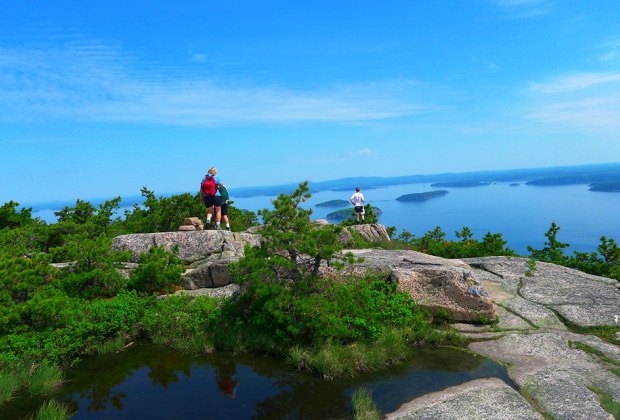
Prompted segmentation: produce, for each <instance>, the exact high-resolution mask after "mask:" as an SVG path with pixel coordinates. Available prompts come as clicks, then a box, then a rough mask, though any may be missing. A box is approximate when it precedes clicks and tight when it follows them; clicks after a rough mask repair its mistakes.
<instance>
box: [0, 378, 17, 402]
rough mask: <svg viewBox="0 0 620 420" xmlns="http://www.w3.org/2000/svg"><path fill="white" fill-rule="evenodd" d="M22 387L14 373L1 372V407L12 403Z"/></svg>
mask: <svg viewBox="0 0 620 420" xmlns="http://www.w3.org/2000/svg"><path fill="white" fill-rule="evenodd" d="M20 387H21V381H20V380H19V377H18V376H16V375H15V374H13V373H12V372H0V406H1V405H2V404H4V403H5V402H7V401H10V400H11V399H12V398H13V396H14V395H15V393H16V392H17V390H18V389H19V388H20Z"/></svg>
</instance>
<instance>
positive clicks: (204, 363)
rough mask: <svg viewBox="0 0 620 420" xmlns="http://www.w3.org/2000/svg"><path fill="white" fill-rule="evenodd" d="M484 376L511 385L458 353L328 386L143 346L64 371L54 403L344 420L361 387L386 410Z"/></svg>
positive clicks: (145, 412)
mask: <svg viewBox="0 0 620 420" xmlns="http://www.w3.org/2000/svg"><path fill="white" fill-rule="evenodd" d="M487 377H498V378H500V379H503V380H504V381H506V382H507V383H509V384H510V385H513V383H512V382H511V381H510V379H509V378H508V376H507V374H506V371H505V369H504V368H503V367H502V366H500V365H498V364H497V363H495V362H493V361H491V360H488V359H484V358H482V357H478V356H475V355H472V354H469V353H467V352H465V351H460V350H456V349H422V350H418V351H416V353H415V355H414V358H413V359H412V360H411V361H410V363H408V364H407V365H404V366H398V367H393V368H391V369H388V370H385V371H382V372H380V373H374V374H367V375H363V376H360V377H358V378H356V379H338V380H334V381H324V380H322V379H321V378H319V377H317V376H315V375H310V374H307V373H304V372H298V371H296V370H294V369H291V368H290V366H287V365H286V364H285V363H282V362H279V361H274V360H271V359H268V358H263V357H259V356H250V355H231V354H223V353H217V354H213V355H208V356H192V355H188V354H184V353H180V352H176V351H173V350H168V349H163V348H159V347H154V346H147V345H139V346H135V347H134V348H131V349H129V350H128V351H125V352H123V353H120V354H111V355H105V356H98V357H93V358H90V359H87V360H85V361H84V362H82V363H81V364H80V365H79V366H78V367H77V368H76V369H73V370H71V371H69V372H67V382H66V383H65V385H64V386H63V388H62V389H61V390H60V392H59V394H58V395H57V396H56V398H58V399H59V400H63V401H65V402H66V403H68V404H69V405H70V406H71V407H72V408H73V410H74V411H75V412H76V414H75V417H74V418H77V419H80V418H88V419H97V418H128V419H141V418H144V419H146V418H148V419H155V418H162V419H163V418H166V419H170V418H177V419H178V418H196V417H198V418H213V419H223V418H226V419H230V418H241V419H244V418H265V419H281V418H294V419H297V418H303V419H313V418H317V419H325V418H347V417H351V416H352V412H351V403H350V402H351V394H352V393H353V392H354V391H355V390H356V389H357V388H359V387H362V386H364V387H367V388H369V389H370V390H372V392H373V399H374V401H375V403H376V404H377V406H378V407H379V409H380V410H381V411H382V412H389V411H393V410H395V409H396V408H398V407H399V406H400V405H401V404H403V403H405V402H407V401H409V400H411V399H412V398H415V397H417V396H420V395H423V394H426V393H429V392H433V391H437V390H440V389H443V388H445V387H448V386H452V385H457V384H460V383H463V382H466V381H469V380H472V379H478V378H487ZM39 403H40V401H24V400H22V401H16V402H15V404H12V407H9V409H10V410H9V411H10V413H9V414H11V415H15V417H22V416H24V415H27V414H28V413H32V412H33V411H34V410H36V408H37V405H38V404H39Z"/></svg>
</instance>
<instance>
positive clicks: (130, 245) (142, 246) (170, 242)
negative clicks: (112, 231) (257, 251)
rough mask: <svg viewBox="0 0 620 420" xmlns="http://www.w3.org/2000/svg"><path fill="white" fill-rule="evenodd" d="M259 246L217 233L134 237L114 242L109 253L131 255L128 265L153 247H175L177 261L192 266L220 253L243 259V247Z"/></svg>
mask: <svg viewBox="0 0 620 420" xmlns="http://www.w3.org/2000/svg"><path fill="white" fill-rule="evenodd" d="M260 243H261V237H260V236H259V235H255V234H250V233H245V232H241V233H237V232H235V233H231V232H226V231H221V230H203V231H192V232H161V233H136V234H130V235H121V236H117V237H116V238H114V240H113V241H112V250H113V251H131V252H132V261H134V262H135V261H137V259H138V256H139V255H140V254H143V253H145V252H148V250H149V249H150V248H151V247H153V246H160V247H163V248H164V249H165V250H166V251H172V249H173V248H174V247H175V246H178V247H179V253H178V256H179V258H181V259H182V260H183V261H186V262H194V261H197V260H200V259H204V258H206V257H208V256H209V255H211V254H214V253H221V252H222V251H232V252H234V253H235V254H237V255H243V253H244V248H245V246H246V245H251V246H259V245H260Z"/></svg>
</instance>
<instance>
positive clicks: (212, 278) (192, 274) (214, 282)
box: [181, 251, 239, 290]
mask: <svg viewBox="0 0 620 420" xmlns="http://www.w3.org/2000/svg"><path fill="white" fill-rule="evenodd" d="M238 260H239V256H238V255H236V254H234V253H232V252H231V251H224V252H222V253H220V254H213V255H211V256H209V257H208V258H206V259H203V260H200V261H197V262H195V263H193V264H192V265H191V266H190V268H189V269H188V270H187V271H186V272H185V273H184V274H183V279H182V283H181V285H182V286H183V289H186V290H196V289H202V288H213V287H222V286H226V285H228V284H231V283H232V278H231V277H230V271H229V268H228V266H229V265H230V263H232V262H236V261H238Z"/></svg>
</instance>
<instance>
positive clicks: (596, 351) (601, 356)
mask: <svg viewBox="0 0 620 420" xmlns="http://www.w3.org/2000/svg"><path fill="white" fill-rule="evenodd" d="M568 345H569V346H571V347H572V348H575V349H578V350H581V351H583V352H586V353H588V354H591V355H593V356H596V357H597V358H599V359H600V360H601V361H603V362H606V363H609V364H611V365H615V366H618V367H620V362H619V361H617V360H616V359H612V358H611V357H609V356H607V355H605V353H603V352H602V351H600V350H599V349H597V348H596V347H592V346H590V345H589V344H586V343H581V342H579V341H569V342H568Z"/></svg>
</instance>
